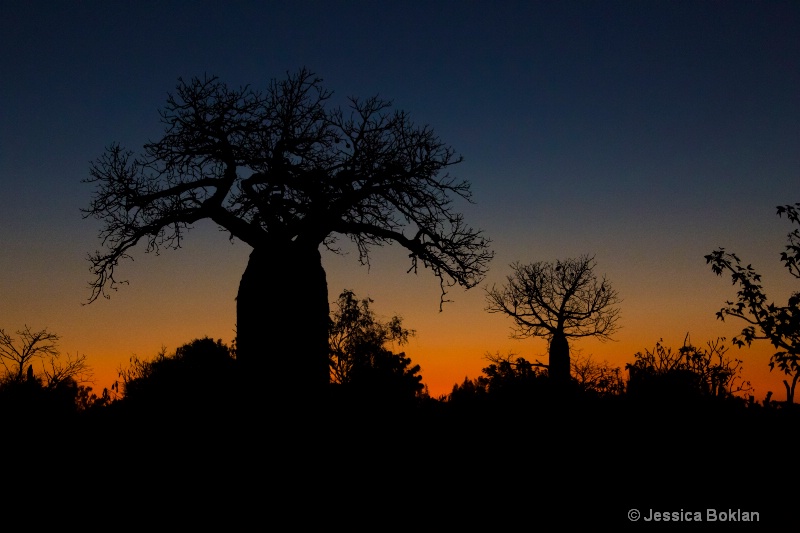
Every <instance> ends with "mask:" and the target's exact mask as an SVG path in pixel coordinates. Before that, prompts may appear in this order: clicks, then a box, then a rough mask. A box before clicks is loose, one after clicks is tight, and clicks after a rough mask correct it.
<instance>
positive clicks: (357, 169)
mask: <svg viewBox="0 0 800 533" xmlns="http://www.w3.org/2000/svg"><path fill="white" fill-rule="evenodd" d="M331 97H332V93H331V92H330V91H328V90H327V89H325V88H324V87H323V84H322V80H320V79H319V78H317V77H316V76H315V75H314V74H313V73H311V72H309V71H308V70H305V69H301V70H300V71H298V72H297V73H294V74H288V75H287V76H286V77H285V78H283V79H280V80H273V81H272V82H271V83H270V84H269V85H268V87H267V88H266V90H264V91H258V90H255V89H252V88H250V87H243V88H238V89H234V88H230V87H228V86H227V85H225V84H224V83H222V82H221V81H219V80H218V79H217V78H213V77H212V78H203V79H198V78H195V79H192V80H191V81H188V82H184V81H183V80H180V81H179V84H178V86H177V91H176V93H175V94H172V95H170V96H169V97H168V99H167V104H166V107H165V108H164V109H163V110H162V111H161V119H162V122H163V123H164V124H165V126H166V128H165V132H164V135H163V137H162V138H161V139H160V140H157V141H155V142H150V143H148V144H145V145H144V148H143V152H142V153H141V154H140V155H137V156H134V155H133V154H132V153H131V152H129V151H127V150H125V149H123V148H121V147H120V146H118V145H111V146H110V147H109V148H108V149H107V151H106V152H105V154H104V155H103V156H102V157H100V158H99V159H97V160H96V161H95V162H94V163H93V165H92V167H91V177H90V178H89V179H88V180H87V181H88V182H90V183H93V184H95V186H96V189H95V192H94V197H93V199H92V201H91V204H90V206H89V208H88V209H87V210H86V211H85V214H86V216H89V217H94V218H96V219H98V220H100V221H101V222H102V223H103V229H102V230H101V232H100V239H101V241H102V243H103V245H104V247H105V249H104V250H102V251H98V252H96V253H95V254H93V255H92V256H91V257H90V259H91V263H92V271H93V274H94V276H95V278H94V281H93V282H92V288H93V291H92V294H91V297H90V301H94V300H96V299H97V298H98V297H99V296H101V295H102V296H108V291H109V289H114V288H115V286H116V285H117V283H118V282H117V280H116V278H115V276H116V271H117V267H118V265H119V262H120V260H122V259H125V258H127V257H129V254H130V253H131V252H132V250H133V248H134V247H135V246H137V245H139V244H140V243H143V244H144V248H145V251H146V252H151V251H158V250H160V249H162V248H178V247H179V246H180V244H181V242H182V240H183V238H184V236H185V233H186V231H187V230H188V229H189V228H190V227H191V225H192V224H193V223H195V222H197V221H199V220H201V219H209V220H211V221H213V222H215V223H216V224H217V225H218V226H219V227H220V229H221V230H222V231H225V232H227V233H229V234H230V237H231V239H238V240H240V241H242V242H244V243H246V244H247V245H249V246H251V247H252V252H251V254H250V258H249V262H248V264H247V267H246V269H245V272H244V274H243V275H242V278H241V282H240V285H239V291H238V296H237V304H236V305H237V339H236V348H237V357H238V358H239V360H240V361H241V363H242V365H243V366H245V367H246V369H247V373H248V374H249V375H259V374H261V375H262V376H263V373H264V372H266V371H267V370H269V371H270V372H281V373H285V375H286V376H291V378H287V379H291V380H294V381H293V383H292V385H291V386H292V388H293V390H296V391H297V392H299V393H301V394H302V393H304V392H303V391H304V390H305V391H306V392H308V391H309V390H319V386H320V385H324V384H325V383H327V382H328V379H329V369H328V323H329V305H328V290H327V282H326V276H325V271H324V269H323V266H322V262H321V255H320V249H321V248H323V249H328V250H331V251H334V252H336V251H338V248H337V246H336V241H337V238H340V237H345V238H349V239H351V240H352V241H353V242H354V243H355V245H356V247H357V249H358V252H359V255H360V260H361V262H362V263H364V262H367V261H368V260H369V251H370V249H371V248H372V247H374V246H381V245H383V244H386V243H398V244H400V245H401V246H403V247H405V248H406V249H407V250H408V252H409V258H410V269H409V270H410V271H411V270H414V271H416V269H417V266H418V265H423V266H424V267H427V268H429V269H431V270H432V271H433V273H434V274H435V275H436V276H437V277H438V278H439V279H440V284H441V288H442V301H443V300H444V295H445V293H446V290H447V288H448V287H451V286H453V285H456V284H459V285H461V286H463V287H466V288H469V287H473V286H474V285H476V284H477V283H478V282H480V280H481V279H482V278H483V276H484V274H485V271H486V269H487V265H488V262H489V261H490V259H491V257H492V252H491V251H490V250H489V247H488V244H489V243H488V240H487V239H486V238H484V237H483V236H482V233H481V232H480V231H478V230H474V229H472V228H471V227H470V226H468V225H467V224H466V223H465V221H464V219H463V216H462V214H461V213H459V212H457V211H456V210H455V208H454V206H453V205H452V202H453V200H455V199H456V198H461V199H466V200H470V186H469V184H468V183H467V182H465V181H462V180H459V179H456V178H454V177H452V176H451V175H449V173H448V169H449V168H450V167H451V166H453V165H455V164H457V163H459V162H460V161H461V157H460V156H458V155H457V154H456V153H455V152H454V150H453V149H452V148H451V147H450V146H448V145H446V144H445V143H443V142H442V141H441V140H440V139H439V138H438V137H437V136H436V135H435V134H434V132H433V130H432V129H431V128H430V127H428V126H417V125H415V124H414V123H413V122H412V121H411V119H410V118H409V115H408V114H407V113H405V112H402V111H396V110H392V109H391V105H390V103H389V102H387V101H384V100H381V99H379V98H377V97H371V98H366V99H359V98H350V99H348V100H347V104H346V105H344V106H334V105H332V103H331ZM440 305H441V304H440Z"/></svg>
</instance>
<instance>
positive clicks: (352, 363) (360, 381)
mask: <svg viewBox="0 0 800 533" xmlns="http://www.w3.org/2000/svg"><path fill="white" fill-rule="evenodd" d="M371 303H372V300H371V299H369V298H364V299H362V300H359V299H358V298H357V297H356V295H355V294H354V293H353V291H350V290H345V291H342V293H341V294H340V295H339V299H338V301H337V302H336V307H337V309H335V310H334V312H333V313H332V314H331V330H330V331H331V333H330V346H331V381H333V382H334V383H336V384H339V385H342V386H344V387H346V388H348V389H350V390H355V391H357V392H358V393H361V394H364V393H366V394H367V395H368V396H369V398H366V400H373V401H374V400H375V399H376V398H377V397H380V398H382V399H384V400H388V401H393V402H405V403H408V402H409V401H410V400H413V399H414V398H416V397H418V396H419V394H420V393H421V392H422V390H423V389H424V385H423V384H422V376H420V375H419V371H420V366H419V365H413V366H412V364H411V359H410V358H409V357H406V355H405V353H404V352H401V353H394V352H392V351H391V350H390V349H388V347H387V345H388V344H390V343H397V344H398V345H400V346H402V345H403V344H405V343H406V342H408V338H409V337H410V336H412V335H414V331H413V330H408V329H405V328H404V327H403V323H402V319H401V318H400V317H398V316H394V317H392V318H391V319H389V320H388V321H386V322H382V321H380V320H379V319H378V318H377V317H376V316H375V313H374V312H373V311H372V309H371V308H370V304H371Z"/></svg>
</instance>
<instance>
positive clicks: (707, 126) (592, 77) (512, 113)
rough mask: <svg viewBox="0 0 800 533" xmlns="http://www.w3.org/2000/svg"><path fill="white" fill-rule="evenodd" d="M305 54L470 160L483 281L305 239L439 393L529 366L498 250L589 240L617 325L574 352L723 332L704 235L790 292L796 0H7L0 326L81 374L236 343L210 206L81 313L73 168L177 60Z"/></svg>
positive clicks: (138, 258) (243, 67)
mask: <svg viewBox="0 0 800 533" xmlns="http://www.w3.org/2000/svg"><path fill="white" fill-rule="evenodd" d="M302 66H306V67H308V68H310V69H312V70H313V71H315V72H316V73H317V74H318V75H319V76H321V77H322V78H324V80H325V84H326V86H327V87H328V88H330V89H332V90H334V91H335V93H336V95H337V96H340V97H345V96H350V95H354V96H362V97H366V96H371V95H374V94H380V95H381V96H382V97H384V98H388V99H391V100H393V101H394V103H395V106H396V107H397V108H398V109H404V110H406V111H408V112H410V113H411V116H412V118H413V119H414V120H415V121H416V122H417V123H421V124H425V123H427V124H430V125H431V126H432V127H433V128H434V130H435V131H436V132H437V134H438V135H439V136H440V137H441V138H442V139H443V140H444V141H445V142H447V143H449V144H450V145H452V146H453V147H454V148H455V149H456V150H457V151H458V152H459V153H460V154H462V155H463V156H464V162H463V163H461V164H460V165H459V166H458V167H456V168H454V169H453V173H454V174H455V175H458V176H459V177H462V178H465V179H467V180H469V181H470V182H471V183H472V186H473V193H474V200H475V204H474V205H464V206H463V211H464V212H465V214H466V218H467V220H468V222H469V223H470V224H472V225H473V226H475V227H478V228H481V229H483V230H484V231H485V233H486V235H487V236H488V237H489V238H491V239H492V241H493V249H494V250H495V251H496V257H495V259H494V261H493V263H492V264H491V268H490V271H489V274H488V276H487V278H486V280H485V281H484V282H483V283H482V284H481V285H480V286H478V287H475V288H474V289H472V290H470V291H464V290H461V289H458V288H456V289H454V290H453V291H452V292H451V293H450V295H449V297H450V298H451V299H452V300H454V301H453V302H452V303H448V304H446V305H445V307H444V311H443V312H441V313H440V312H439V292H438V291H439V287H438V283H437V280H436V278H435V277H434V276H433V275H432V274H431V273H430V272H429V271H423V270H421V271H420V272H419V274H417V275H413V274H407V273H406V270H407V268H408V262H407V254H406V253H404V251H403V250H402V249H401V248H400V247H398V246H394V247H387V248H384V249H380V250H376V251H375V253H374V256H373V261H372V266H371V268H370V269H369V270H368V269H367V268H365V267H361V266H359V264H358V261H357V256H355V255H353V254H350V255H346V256H335V255H332V254H330V253H328V254H325V255H324V256H323V262H324V265H325V267H326V270H327V275H328V286H329V296H330V300H331V301H333V300H335V299H336V297H337V296H338V294H339V293H340V292H341V290H342V289H345V288H349V289H352V290H354V291H355V293H356V294H357V295H358V296H361V297H366V296H369V297H371V298H373V299H374V301H375V303H374V304H373V308H374V310H375V311H376V312H377V313H378V314H380V315H383V316H385V317H389V316H391V315H393V314H398V315H400V316H402V317H403V318H404V321H405V325H406V326H407V327H409V328H412V329H415V330H416V331H417V335H416V337H414V339H413V340H412V341H411V343H410V344H409V345H408V346H406V347H405V351H406V353H407V355H409V356H410V357H411V358H412V360H413V361H414V362H415V363H418V364H420V365H421V366H422V372H421V373H422V376H423V380H424V382H425V383H427V384H428V386H429V390H430V393H431V394H432V395H434V396H438V395H440V394H445V393H447V392H449V391H450V389H451V388H452V386H453V384H455V383H456V382H461V381H463V379H464V377H466V376H469V377H472V378H474V377H477V376H478V375H480V370H481V368H482V367H484V366H486V364H487V362H486V360H485V359H484V355H485V353H486V352H497V351H499V352H501V353H506V352H509V351H513V352H515V353H517V354H519V355H521V356H524V357H526V358H528V359H531V360H533V359H537V358H539V359H542V360H544V359H543V356H542V354H544V353H545V352H546V342H545V341H544V340H542V339H534V340H525V341H518V340H511V339H510V338H509V334H510V331H511V330H510V326H511V321H510V319H508V318H505V317H502V316H499V315H490V314H488V313H486V312H485V311H484V307H485V290H484V288H485V287H486V286H491V285H492V284H495V283H497V284H500V283H503V282H504V280H505V277H506V276H507V275H508V274H509V272H510V269H509V267H508V265H509V263H511V262H513V261H521V262H526V263H527V262H534V261H554V260H556V259H563V258H567V257H576V256H578V255H581V254H584V253H589V254H595V255H596V260H597V263H598V267H597V272H598V274H600V275H602V274H605V275H606V276H607V277H608V279H609V280H610V281H611V282H612V284H613V286H614V287H615V288H616V289H617V291H618V292H619V294H620V296H621V298H622V299H623V302H622V304H621V317H622V319H621V325H622V329H621V331H620V332H619V333H618V334H617V335H616V336H615V339H616V340H615V341H614V342H606V343H599V342H596V341H591V340H582V341H578V342H576V343H574V344H573V353H576V352H579V353H580V354H582V355H583V356H589V355H591V356H593V358H594V359H595V360H598V361H602V360H607V361H609V362H611V363H613V364H615V365H620V366H622V365H624V364H625V363H627V362H632V361H633V355H634V353H636V352H637V351H641V350H644V349H645V348H652V347H653V345H654V344H655V343H656V341H658V340H659V339H661V338H663V339H664V342H665V344H667V345H669V346H672V347H674V348H676V349H677V348H678V347H679V346H680V345H681V344H682V342H683V340H684V337H685V336H686V334H687V333H689V334H690V335H691V340H692V341H693V343H694V344H696V345H703V344H705V342H706V341H708V340H712V339H714V338H716V337H721V336H724V337H727V338H728V339H730V338H731V337H732V336H733V335H734V334H736V333H737V332H738V331H740V330H741V328H742V326H743V325H744V324H743V323H741V322H738V321H735V320H732V319H729V320H728V321H727V322H724V323H723V322H720V321H718V320H717V319H716V317H715V313H716V311H718V310H719V308H720V307H721V306H722V305H724V302H725V300H726V299H732V298H734V297H735V292H736V291H735V288H734V287H732V286H731V284H730V281H729V280H728V279H722V278H719V277H716V276H714V274H713V273H712V272H711V270H710V268H709V267H708V266H707V265H706V264H705V260H704V259H703V256H704V255H705V254H707V253H709V252H711V251H712V250H714V249H716V248H717V247H719V246H724V247H725V248H726V249H728V250H731V251H735V252H737V253H738V254H739V255H740V256H741V257H742V258H743V259H744V260H745V261H746V262H749V263H752V264H753V265H754V266H755V267H756V268H757V269H758V271H759V272H761V273H762V274H763V275H764V284H765V287H766V289H767V294H768V295H769V296H770V297H771V298H774V299H775V300H776V302H778V303H785V302H786V298H787V297H788V295H789V294H790V293H791V292H792V291H794V290H797V289H798V287H797V285H798V283H797V280H796V279H794V278H792V277H790V276H789V275H788V273H787V272H786V271H785V270H784V269H783V268H782V265H781V264H780V262H779V253H780V252H781V251H782V250H783V247H784V245H785V244H786V234H787V233H788V232H789V231H790V230H791V229H792V227H791V225H790V224H789V223H788V222H787V221H786V219H785V218H784V219H780V218H778V217H777V215H776V213H775V206H777V205H783V204H789V203H795V202H800V190H799V189H800V187H798V186H799V185H800V149H799V148H800V3H798V2H794V1H787V2H731V1H725V2H679V1H669V2H658V1H647V2H639V1H631V2H610V1H603V2H569V1H559V2H502V1H501V2H444V1H439V2H413V1H403V2H395V3H391V4H390V3H388V2H354V1H352V2H302V1H292V2H218V1H214V2H210V1H209V2H205V1H195V2H178V1H163V0H160V1H158V2H147V1H137V2H114V1H111V2H109V1H107V0H106V1H103V2H99V1H85V2H72V1H64V2H61V1H54V0H48V1H46V2H42V1H29V0H28V1H14V0H0V183H2V194H1V195H0V272H2V276H1V277H0V328H4V329H6V330H7V331H9V330H10V331H13V330H16V329H20V328H22V327H23V326H24V325H26V324H27V325H29V326H30V327H32V328H34V329H41V328H45V327H46V328H49V329H50V330H51V331H53V332H55V333H58V334H60V335H61V336H62V342H61V348H62V351H64V352H69V353H71V354H74V353H76V352H79V353H82V354H86V355H87V357H88V362H89V364H90V365H91V366H92V367H93V368H94V370H95V378H96V381H95V385H94V386H95V389H96V390H102V388H103V387H109V386H110V385H111V383H112V382H113V381H114V379H115V378H116V371H117V369H118V368H119V367H120V366H121V365H127V362H128V360H129V358H130V357H131V356H132V355H134V354H135V355H137V356H139V357H143V358H150V357H152V356H154V355H155V354H156V353H157V352H158V351H159V349H160V348H161V346H162V345H163V346H166V347H167V349H168V350H174V349H175V348H176V347H177V346H179V345H181V344H183V343H185V342H188V341H190V340H192V339H194V338H197V337H202V336H205V335H208V336H210V337H213V338H221V339H222V340H223V341H225V342H228V343H230V341H231V340H232V339H233V336H234V323H235V302H234V297H235V295H236V291H237V287H238V282H239V278H240V277H241V274H242V272H243V271H244V267H245V264H246V261H247V256H248V253H249V249H248V247H247V246H246V245H244V244H243V243H241V242H237V243H234V244H231V243H230V242H229V241H228V239H227V238H226V236H225V234H223V233H220V232H218V231H217V229H216V228H215V227H214V225H213V224H211V223H201V224H198V225H197V226H196V227H195V229H194V230H193V231H192V232H191V233H190V234H189V236H188V238H187V239H186V241H185V247H184V248H183V249H182V250H179V251H177V252H166V253H163V254H162V255H161V256H158V257H156V256H152V255H147V254H144V253H143V249H139V250H138V253H137V252H134V259H135V260H134V261H133V262H127V263H124V264H123V265H122V267H121V269H120V275H121V277H123V278H127V279H129V280H130V285H129V286H125V287H122V288H121V289H120V291H119V292H117V293H115V294H114V296H113V297H112V298H111V299H110V300H100V301H96V302H94V303H92V304H91V305H82V304H84V303H85V302H86V301H87V299H88V297H89V295H90V290H89V286H88V283H89V281H90V280H91V274H90V272H89V266H90V265H89V262H88V261H87V259H86V258H87V254H88V253H89V252H93V251H95V250H96V249H97V248H98V247H99V246H100V244H99V240H98V238H97V231H98V229H99V226H98V225H97V223H96V222H95V221H93V220H83V219H82V217H81V213H80V209H81V208H85V207H87V206H88V204H89V201H90V198H91V195H92V190H93V189H92V186H90V185H88V184H85V183H82V181H81V180H83V179H85V178H87V177H88V172H89V164H90V162H91V161H93V160H94V159H96V158H97V157H99V156H100V155H101V154H102V153H103V151H104V149H105V147H106V146H107V145H109V144H110V143H112V142H119V143H121V144H122V145H123V146H125V147H127V148H130V149H133V150H137V151H138V150H139V149H140V148H141V146H142V144H143V143H145V142H146V141H148V140H150V139H156V138H158V137H159V135H160V134H161V133H162V126H161V125H160V123H159V117H158V110H159V109H160V108H161V107H162V106H163V104H164V103H165V100H166V96H167V93H168V92H169V91H172V90H173V89H174V88H175V85H176V82H177V79H178V78H179V77H184V78H187V79H188V78H191V77H192V76H202V75H204V74H214V75H217V76H219V77H220V78H221V79H222V80H224V81H225V82H227V83H229V84H231V85H233V86H239V85H244V84H252V85H253V86H255V87H258V88H262V87H265V86H266V84H267V83H268V81H269V80H270V79H271V78H274V77H283V76H284V75H285V73H286V72H287V71H295V70H297V69H298V68H300V67H302ZM770 354H771V350H770V347H769V346H768V345H766V344H763V345H758V346H754V347H753V348H752V349H745V350H738V349H735V348H734V349H732V350H731V351H730V352H729V355H732V356H736V357H739V358H742V359H743V360H744V369H745V374H746V377H748V378H749V379H751V380H752V381H753V382H754V385H755V387H756V390H755V395H756V398H757V399H759V400H760V399H763V397H764V396H765V394H766V392H767V390H773V391H775V393H776V397H778V398H783V397H784V393H783V387H782V385H781V384H780V381H781V379H783V376H782V375H780V374H778V373H777V372H773V373H770V372H769V369H768V367H767V363H768V360H769V356H770Z"/></svg>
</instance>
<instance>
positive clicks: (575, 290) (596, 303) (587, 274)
mask: <svg viewBox="0 0 800 533" xmlns="http://www.w3.org/2000/svg"><path fill="white" fill-rule="evenodd" d="M595 266H596V262H595V259H594V256H589V255H583V256H581V257H578V258H577V259H566V260H563V261H560V260H559V261H556V262H555V263H548V262H543V261H539V262H537V263H531V264H528V265H523V264H521V263H519V262H516V263H513V264H511V270H512V273H511V275H509V276H508V277H507V283H506V284H505V285H504V286H502V287H499V288H498V287H497V286H492V288H491V289H487V291H486V293H487V307H486V310H487V311H488V312H490V313H502V314H505V315H508V316H510V317H511V318H512V319H513V320H514V329H513V333H512V337H513V338H516V339H525V338H529V337H546V338H548V340H549V344H550V347H549V357H550V362H549V365H548V373H549V375H550V378H551V379H552V380H553V381H554V382H557V383H560V384H565V383H566V382H568V381H569V377H570V356H569V342H568V340H567V339H568V338H579V337H596V338H598V339H600V340H607V339H610V338H611V335H612V334H613V333H614V332H616V331H617V329H618V325H617V320H618V318H619V308H618V307H616V304H617V303H619V301H620V300H619V297H618V296H617V292H616V291H615V290H614V289H613V288H612V287H611V284H610V283H609V282H608V280H606V279H605V277H603V278H602V279H600V280H598V279H597V276H596V275H595V273H594V269H595Z"/></svg>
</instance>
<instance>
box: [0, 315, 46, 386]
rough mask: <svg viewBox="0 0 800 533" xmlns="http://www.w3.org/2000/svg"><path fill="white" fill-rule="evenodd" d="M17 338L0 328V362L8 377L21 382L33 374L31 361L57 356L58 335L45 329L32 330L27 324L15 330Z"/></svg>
mask: <svg viewBox="0 0 800 533" xmlns="http://www.w3.org/2000/svg"><path fill="white" fill-rule="evenodd" d="M16 333H17V338H14V337H13V336H12V335H11V334H9V333H7V332H6V331H5V330H3V329H0V364H2V365H3V368H4V369H5V373H6V376H7V378H8V379H11V380H13V381H18V382H21V381H23V380H24V379H25V376H26V369H27V374H28V376H31V379H32V376H33V373H34V372H33V363H34V362H36V361H37V360H44V359H51V358H55V357H58V354H59V351H58V340H59V336H58V335H56V334H55V333H51V332H49V331H47V330H46V329H43V330H41V331H32V330H31V328H30V327H29V326H25V327H24V328H23V329H21V330H19V331H17V332H16Z"/></svg>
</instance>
